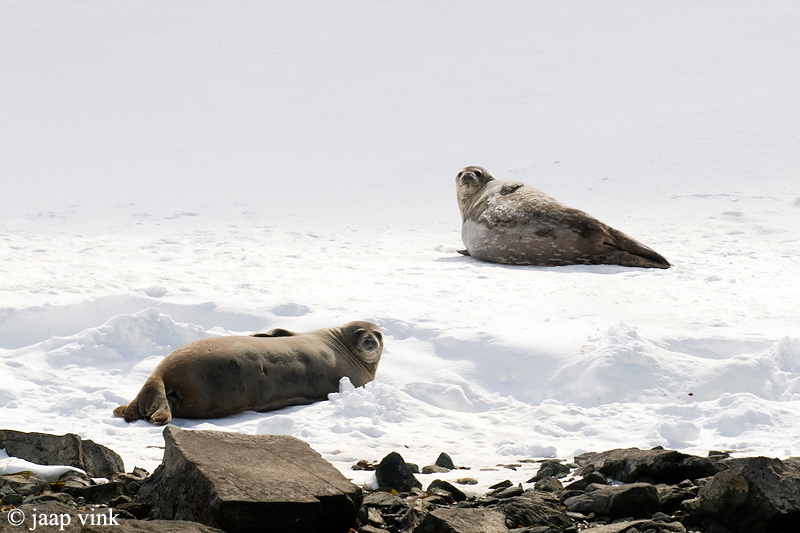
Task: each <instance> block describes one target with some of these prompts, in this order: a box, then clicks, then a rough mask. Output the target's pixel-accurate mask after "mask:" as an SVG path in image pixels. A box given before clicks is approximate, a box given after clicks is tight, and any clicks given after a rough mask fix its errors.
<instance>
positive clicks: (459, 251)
mask: <svg viewBox="0 0 800 533" xmlns="http://www.w3.org/2000/svg"><path fill="white" fill-rule="evenodd" d="M456 252H458V253H460V254H461V255H467V256H468V255H469V250H456Z"/></svg>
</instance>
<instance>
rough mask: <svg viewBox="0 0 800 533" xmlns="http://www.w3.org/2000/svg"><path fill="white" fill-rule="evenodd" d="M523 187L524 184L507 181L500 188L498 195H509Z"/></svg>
mask: <svg viewBox="0 0 800 533" xmlns="http://www.w3.org/2000/svg"><path fill="white" fill-rule="evenodd" d="M523 185H524V183H522V182H519V181H507V182H505V183H504V184H503V186H502V187H500V194H511V193H512V192H514V191H516V190H517V189H519V188H520V187H522V186H523Z"/></svg>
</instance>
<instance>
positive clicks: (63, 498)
mask: <svg viewBox="0 0 800 533" xmlns="http://www.w3.org/2000/svg"><path fill="white" fill-rule="evenodd" d="M72 500H74V498H73V497H72V495H71V494H67V493H66V492H45V493H43V494H40V495H39V496H36V498H35V499H34V501H37V502H61V503H69V502H71V501H72Z"/></svg>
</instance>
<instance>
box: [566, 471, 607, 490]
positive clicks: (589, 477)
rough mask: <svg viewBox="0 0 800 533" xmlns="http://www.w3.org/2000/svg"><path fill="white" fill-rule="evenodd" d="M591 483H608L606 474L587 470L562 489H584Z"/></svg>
mask: <svg viewBox="0 0 800 533" xmlns="http://www.w3.org/2000/svg"><path fill="white" fill-rule="evenodd" d="M593 483H594V484H595V485H608V480H607V479H606V476H604V475H603V474H601V473H600V472H589V473H588V474H586V475H585V476H583V477H582V478H581V479H579V480H577V481H573V482H572V483H570V484H569V485H567V486H566V487H564V490H586V487H588V486H589V485H591V484H593Z"/></svg>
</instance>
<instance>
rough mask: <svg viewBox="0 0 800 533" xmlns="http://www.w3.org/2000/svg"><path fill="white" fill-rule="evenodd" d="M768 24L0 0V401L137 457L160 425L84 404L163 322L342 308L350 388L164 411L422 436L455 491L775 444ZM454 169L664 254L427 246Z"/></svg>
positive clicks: (675, 10)
mask: <svg viewBox="0 0 800 533" xmlns="http://www.w3.org/2000/svg"><path fill="white" fill-rule="evenodd" d="M798 23H800V6H798V5H797V4H796V2H792V1H775V2H770V3H769V4H768V5H762V4H757V3H752V2H733V3H731V2H721V1H708V2H703V3H696V2H669V3H666V2H656V1H643V2H625V1H614V2H605V3H589V4H587V3H585V2H571V1H564V2H545V1H540V2H506V3H503V4H500V5H497V4H493V5H491V6H489V5H488V4H485V3H483V2H463V1H460V2H437V3H435V4H430V3H423V2H402V3H395V2H388V1H382V2H367V3H362V2H356V1H347V2H340V3H337V4H336V5H333V4H328V3H325V2H319V1H309V2H305V3H302V4H296V5H295V4H292V5H288V4H287V5H285V6H281V5H277V4H272V3H262V2H240V3H238V4H237V5H236V6H233V7H231V6H228V5H224V4H221V3H216V2H191V3H188V2H171V3H169V4H164V3H160V2H117V3H113V4H109V3H104V2H99V1H78V2H72V3H70V4H69V5H64V4H61V3H58V2H45V1H41V2H35V3H32V2H5V3H3V4H2V6H0V46H2V48H3V49H4V50H6V51H7V53H4V54H2V55H0V70H2V71H3V72H7V73H11V74H12V75H9V76H5V77H4V83H3V84H0V98H2V101H3V102H4V105H3V106H2V109H0V145H2V146H3V153H2V157H0V181H1V182H2V191H3V194H2V195H0V196H2V197H0V210H1V211H0V427H3V428H9V429H16V430H21V431H42V432H48V433H56V434H63V433H68V432H71V433H77V434H79V435H80V436H81V437H83V438H88V439H92V440H94V441H96V442H98V443H100V444H104V445H107V446H109V447H111V448H112V449H114V450H115V451H117V452H118V453H120V454H121V455H122V456H123V458H124V460H125V463H126V467H127V468H128V469H129V470H130V469H132V468H133V467H134V466H141V467H144V468H146V469H148V470H150V471H152V470H153V469H154V468H155V466H156V465H157V464H158V462H159V461H160V458H161V449H160V448H159V446H162V445H163V439H162V437H161V429H160V428H156V427H153V426H151V425H149V424H147V423H145V422H137V423H134V424H126V423H125V422H124V421H122V420H121V419H118V418H114V417H113V416H112V414H111V411H112V409H113V408H114V407H116V406H117V405H120V404H123V403H127V402H128V401H129V400H131V399H132V398H133V397H134V395H135V394H136V393H137V392H138V390H139V388H140V387H141V385H142V383H143V382H144V380H145V378H146V377H147V376H148V375H149V373H150V371H151V370H152V369H153V368H154V367H155V365H156V364H157V363H158V361H160V359H161V358H162V357H164V356H165V355H166V354H167V353H169V352H170V351H171V350H173V349H175V348H177V347H179V346H181V345H182V344H185V343H187V342H190V341H193V340H197V339H200V338H205V337H209V336H212V335H228V334H247V333H252V332H256V331H266V330H268V329H271V328H274V327H283V328H286V329H290V330H296V331H304V330H310V329H315V328H320V327H329V326H333V325H340V324H343V323H345V322H348V321H350V320H370V321H373V322H376V323H377V324H379V325H380V326H381V328H383V330H384V333H385V344H386V348H385V351H384V355H383V359H382V361H381V363H380V365H379V368H378V374H377V378H376V380H375V381H374V382H372V383H370V384H368V385H367V386H366V387H364V388H358V389H354V388H353V387H352V385H350V384H349V383H346V382H345V383H343V384H342V386H341V390H340V392H338V393H334V394H332V395H331V398H330V400H329V401H327V402H320V403H317V404H314V405H310V406H298V407H289V408H286V409H282V410H280V411H276V412H274V413H252V412H248V413H242V414H240V415H236V416H232V417H228V418H224V419H218V420H196V421H190V420H176V421H174V423H175V425H177V426H179V427H183V428H190V429H215V430H223V431H237V432H241V433H247V434H259V433H276V434H291V435H294V436H296V437H299V438H301V439H304V440H306V441H307V442H309V443H310V444H311V446H312V447H313V448H314V449H316V450H317V451H318V452H319V453H321V454H322V455H323V457H325V458H326V459H328V460H330V461H332V462H333V464H334V465H335V466H337V467H338V468H340V469H341V470H342V471H343V472H344V473H345V475H347V476H348V477H351V478H353V479H354V480H356V481H357V482H370V481H372V480H373V479H374V478H373V477H371V476H372V474H370V473H365V472H354V471H352V470H350V466H351V465H353V464H354V463H355V462H356V461H358V460H359V459H368V460H379V459H380V458H382V457H383V456H384V455H386V454H387V453H388V452H390V451H399V452H400V453H401V454H402V455H403V457H404V458H405V459H406V460H408V461H412V462H416V463H418V464H420V466H423V465H426V464H432V463H433V461H434V460H435V459H436V457H437V456H438V454H439V452H441V451H446V452H447V453H449V454H450V455H451V456H452V457H453V460H454V462H455V463H456V464H457V465H464V466H469V467H471V469H470V470H457V471H454V472H452V473H451V474H448V475H445V476H444V478H445V479H448V480H451V481H452V480H454V479H456V478H458V477H467V476H468V477H476V478H478V479H479V481H480V484H479V485H476V486H474V487H471V489H472V490H475V491H481V490H485V488H486V487H487V486H488V485H490V484H492V483H494V482H496V481H500V480H502V479H506V478H508V479H511V480H512V481H513V482H515V483H518V482H523V481H526V480H527V479H528V478H529V477H530V475H531V472H532V471H533V470H535V465H530V464H529V463H520V462H519V460H520V459H525V458H543V457H561V458H571V456H572V455H573V454H575V453H579V452H582V451H602V450H605V449H609V448H613V447H627V446H638V447H643V448H644V447H651V446H657V445H662V446H665V447H670V448H676V449H680V450H682V451H685V452H688V453H698V454H703V455H704V454H705V453H706V452H707V451H708V450H710V449H729V450H736V452H737V454H738V455H768V456H777V457H787V456H790V455H798V454H800V450H798V448H797V446H798V445H797V443H798V442H800V325H798V320H797V317H798V316H800V298H798V295H800V276H799V275H798V274H799V273H800V237H798V231H797V229H798V228H800V188H799V187H800V185H799V184H800V181H798V169H800V150H798V149H797V148H798V142H799V141H800V126H799V125H800V103H798V100H797V98H796V97H795V95H796V94H800V71H798V69H796V68H794V65H796V64H800V57H799V56H800V34H798V33H797V32H796V28H797V24H798ZM474 164H477V165H481V166H484V167H485V168H487V169H488V170H489V171H490V172H491V173H492V174H494V175H495V176H496V177H497V178H498V179H504V180H515V181H521V182H523V183H526V184H528V185H531V186H534V187H536V188H537V189H540V190H542V191H543V192H545V193H546V194H548V195H551V196H553V197H554V198H556V199H557V200H559V201H561V202H562V203H565V204H567V205H569V206H572V207H576V208H579V209H582V210H584V211H587V212H589V213H590V214H592V215H594V216H595V217H597V218H599V219H600V220H602V221H604V222H606V223H608V224H609V225H611V226H614V227H616V228H617V229H620V230H622V231H624V232H626V233H628V234H630V235H631V236H632V237H634V238H635V239H637V240H639V241H640V242H642V243H643V244H645V245H647V246H650V247H652V248H653V249H655V250H656V251H658V252H659V253H661V254H663V255H664V256H665V257H666V258H667V259H668V260H669V261H670V262H671V263H672V264H673V265H674V267H673V268H671V269H669V270H665V271H661V270H659V271H655V270H643V269H630V268H622V267H614V266H574V267H556V268H536V267H510V266H501V265H493V264H488V263H481V262H478V261H476V260H474V259H472V258H469V257H463V256H460V255H459V254H458V253H457V252H456V250H458V249H460V248H462V243H461V239H460V230H461V228H460V217H459V213H458V206H457V204H456V196H455V185H454V181H455V175H456V173H457V172H458V171H459V170H460V169H461V168H462V167H464V166H467V165H474ZM498 464H520V466H519V467H516V468H517V470H516V471H514V470H511V469H508V468H503V467H497V465H498ZM484 468H495V469H496V470H492V471H482V470H481V469H484ZM421 477H422V478H423V479H424V478H425V476H421ZM439 477H442V476H439ZM431 480H432V479H431ZM423 484H425V481H423ZM426 486H427V485H426Z"/></svg>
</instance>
